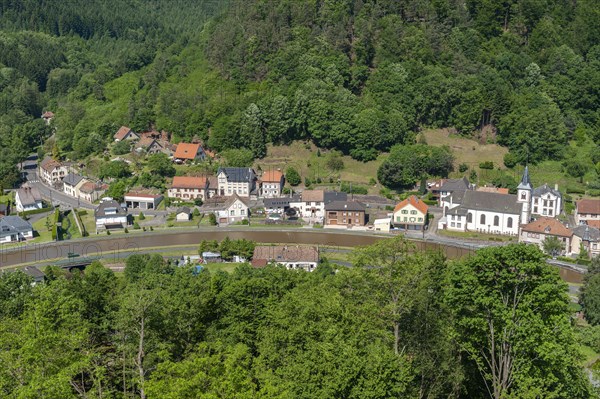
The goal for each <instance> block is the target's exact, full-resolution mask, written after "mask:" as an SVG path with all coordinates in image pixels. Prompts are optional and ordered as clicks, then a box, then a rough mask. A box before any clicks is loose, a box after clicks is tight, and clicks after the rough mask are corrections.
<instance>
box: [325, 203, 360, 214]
mask: <svg viewBox="0 0 600 399" xmlns="http://www.w3.org/2000/svg"><path fill="white" fill-rule="evenodd" d="M365 209H366V208H365V206H364V205H363V204H361V203H360V202H357V201H333V202H330V203H329V204H326V205H325V210H326V211H352V212H364V211H365Z"/></svg>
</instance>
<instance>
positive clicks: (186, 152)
mask: <svg viewBox="0 0 600 399" xmlns="http://www.w3.org/2000/svg"><path fill="white" fill-rule="evenodd" d="M205 157H206V155H205V153H204V149H203V148H202V145H201V144H200V143H179V144H177V149H176V150H175V154H173V160H174V161H175V162H176V163H184V162H194V161H199V160H203V159H204V158H205Z"/></svg>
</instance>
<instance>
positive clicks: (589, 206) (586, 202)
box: [575, 199, 600, 224]
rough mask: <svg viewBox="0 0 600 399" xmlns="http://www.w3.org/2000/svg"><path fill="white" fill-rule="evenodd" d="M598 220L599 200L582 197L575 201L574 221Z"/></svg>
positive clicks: (579, 222) (581, 222) (577, 222)
mask: <svg viewBox="0 0 600 399" xmlns="http://www.w3.org/2000/svg"><path fill="white" fill-rule="evenodd" d="M595 220H600V200H593V199H582V200H579V201H577V202H576V203H575V223H576V224H583V223H586V222H588V221H595Z"/></svg>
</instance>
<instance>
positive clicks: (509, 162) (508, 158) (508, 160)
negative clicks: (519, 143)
mask: <svg viewBox="0 0 600 399" xmlns="http://www.w3.org/2000/svg"><path fill="white" fill-rule="evenodd" d="M518 162H519V158H518V157H517V156H516V155H515V154H513V153H511V152H509V153H507V154H505V155H504V166H506V167H507V168H509V169H512V168H514V167H515V166H516V165H517V163H518Z"/></svg>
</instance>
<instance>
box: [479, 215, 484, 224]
mask: <svg viewBox="0 0 600 399" xmlns="http://www.w3.org/2000/svg"><path fill="white" fill-rule="evenodd" d="M479 224H485V215H481V217H480V218H479Z"/></svg>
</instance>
